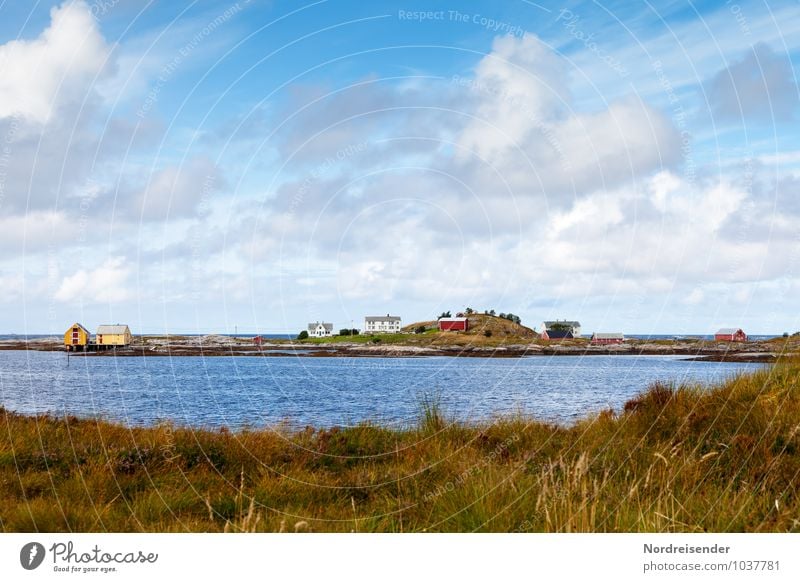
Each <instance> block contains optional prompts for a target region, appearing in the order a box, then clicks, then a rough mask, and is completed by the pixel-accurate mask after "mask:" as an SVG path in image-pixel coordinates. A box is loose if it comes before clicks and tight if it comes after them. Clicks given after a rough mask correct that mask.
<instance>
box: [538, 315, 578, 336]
mask: <svg viewBox="0 0 800 582" xmlns="http://www.w3.org/2000/svg"><path fill="white" fill-rule="evenodd" d="M553 328H556V329H568V330H570V331H571V332H572V336H573V337H578V336H580V335H581V322H580V321H567V320H566V319H564V320H560V319H556V320H555V321H545V322H543V323H542V331H543V332H544V331H548V332H549V331H550V330H551V329H553Z"/></svg>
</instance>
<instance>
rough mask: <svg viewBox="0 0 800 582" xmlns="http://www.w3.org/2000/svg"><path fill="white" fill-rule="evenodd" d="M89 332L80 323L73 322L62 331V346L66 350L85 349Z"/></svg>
mask: <svg viewBox="0 0 800 582" xmlns="http://www.w3.org/2000/svg"><path fill="white" fill-rule="evenodd" d="M90 339H91V334H90V333H89V330H87V329H86V328H85V327H83V326H82V325H81V324H80V323H73V324H72V325H71V326H70V328H69V329H68V330H67V331H65V332H64V346H65V347H66V348H67V351H70V352H75V351H79V350H80V351H86V347H87V346H88V345H89V340H90Z"/></svg>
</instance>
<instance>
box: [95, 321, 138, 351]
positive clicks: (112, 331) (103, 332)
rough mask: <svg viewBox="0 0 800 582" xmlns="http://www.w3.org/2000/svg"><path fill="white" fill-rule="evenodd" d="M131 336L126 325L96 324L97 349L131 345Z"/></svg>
mask: <svg viewBox="0 0 800 582" xmlns="http://www.w3.org/2000/svg"><path fill="white" fill-rule="evenodd" d="M132 341H133V336H132V335H131V330H130V328H129V327H128V326H127V325H122V324H119V323H118V324H116V325H98V326H97V333H96V334H95V343H96V344H97V348H98V349H104V348H117V347H123V346H129V345H131V342H132Z"/></svg>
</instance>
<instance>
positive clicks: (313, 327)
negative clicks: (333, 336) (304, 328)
mask: <svg viewBox="0 0 800 582" xmlns="http://www.w3.org/2000/svg"><path fill="white" fill-rule="evenodd" d="M320 325H321V326H322V327H323V328H325V330H326V331H333V324H332V323H320V322H319V321H318V322H317V323H309V324H308V331H316V330H317V328H318V327H319V326H320Z"/></svg>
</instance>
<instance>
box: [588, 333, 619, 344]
mask: <svg viewBox="0 0 800 582" xmlns="http://www.w3.org/2000/svg"><path fill="white" fill-rule="evenodd" d="M624 341H625V336H624V335H623V334H621V333H593V334H592V342H591V343H593V344H594V345H600V346H606V345H609V344H621V343H622V342H624Z"/></svg>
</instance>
